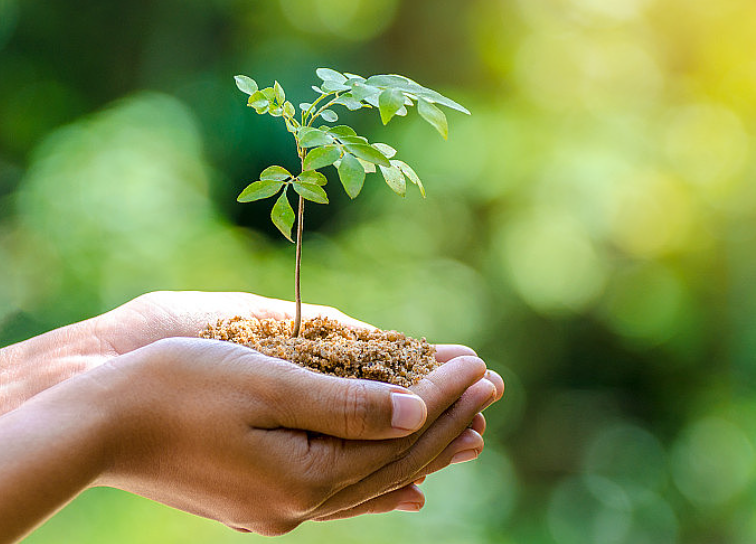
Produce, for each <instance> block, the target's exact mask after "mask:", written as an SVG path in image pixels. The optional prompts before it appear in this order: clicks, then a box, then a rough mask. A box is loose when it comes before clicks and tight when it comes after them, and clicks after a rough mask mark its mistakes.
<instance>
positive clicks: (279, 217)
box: [270, 191, 295, 242]
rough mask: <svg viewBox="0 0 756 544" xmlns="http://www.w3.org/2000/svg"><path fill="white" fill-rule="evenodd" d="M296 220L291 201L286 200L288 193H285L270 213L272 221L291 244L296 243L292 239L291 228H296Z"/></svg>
mask: <svg viewBox="0 0 756 544" xmlns="http://www.w3.org/2000/svg"><path fill="white" fill-rule="evenodd" d="M294 219H295V215H294V210H293V209H292V207H291V204H289V199H288V198H286V191H283V192H282V193H281V196H279V197H278V200H276V203H275V204H274V205H273V209H272V210H271V211H270V220H271V221H273V224H274V225H275V226H276V228H277V229H278V230H280V231H281V234H283V235H284V236H286V239H287V240H289V241H290V242H293V241H294V240H292V239H291V228H292V227H293V226H294Z"/></svg>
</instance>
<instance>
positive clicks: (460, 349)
mask: <svg viewBox="0 0 756 544" xmlns="http://www.w3.org/2000/svg"><path fill="white" fill-rule="evenodd" d="M435 347H436V360H437V361H438V362H439V363H445V362H447V361H450V360H452V359H454V358H455V357H462V356H464V355H470V356H472V357H477V356H478V354H477V353H475V351H474V350H473V349H472V348H468V347H467V346H462V345H457V344H437V345H436V346H435Z"/></svg>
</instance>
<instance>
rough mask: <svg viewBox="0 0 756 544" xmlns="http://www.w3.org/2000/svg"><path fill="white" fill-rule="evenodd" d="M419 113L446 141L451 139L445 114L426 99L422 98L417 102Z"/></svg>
mask: <svg viewBox="0 0 756 544" xmlns="http://www.w3.org/2000/svg"><path fill="white" fill-rule="evenodd" d="M417 111H418V113H419V114H420V116H421V117H422V118H423V119H425V120H426V121H428V122H429V123H430V124H431V125H432V126H433V128H435V129H436V130H437V131H438V132H439V134H441V136H443V137H444V140H447V139H448V138H449V125H448V123H447V121H446V115H445V114H444V112H442V111H441V110H440V109H438V108H437V107H436V106H434V105H433V104H431V103H430V102H428V101H427V100H425V99H424V98H420V99H419V100H418V101H417Z"/></svg>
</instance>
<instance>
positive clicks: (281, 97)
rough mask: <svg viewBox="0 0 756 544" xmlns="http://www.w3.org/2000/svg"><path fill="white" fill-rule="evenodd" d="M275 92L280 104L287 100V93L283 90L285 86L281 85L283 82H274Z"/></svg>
mask: <svg viewBox="0 0 756 544" xmlns="http://www.w3.org/2000/svg"><path fill="white" fill-rule="evenodd" d="M273 94H274V96H275V97H276V102H278V103H279V104H283V103H284V101H285V100H286V93H285V92H284V90H283V87H281V84H280V83H278V81H276V82H275V83H274V84H273Z"/></svg>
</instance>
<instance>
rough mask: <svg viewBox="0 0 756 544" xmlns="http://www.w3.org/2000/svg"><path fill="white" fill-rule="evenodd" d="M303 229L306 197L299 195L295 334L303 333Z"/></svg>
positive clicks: (295, 276)
mask: <svg viewBox="0 0 756 544" xmlns="http://www.w3.org/2000/svg"><path fill="white" fill-rule="evenodd" d="M302 231H304V198H302V197H301V196H300V197H299V209H298V210H297V257H296V264H295V267H294V301H295V306H296V315H295V316H294V336H295V337H299V336H301V335H302V291H301V283H302V281H301V280H302V270H301V269H302Z"/></svg>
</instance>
